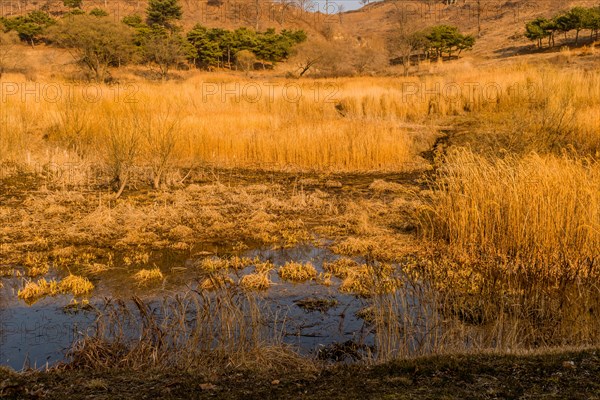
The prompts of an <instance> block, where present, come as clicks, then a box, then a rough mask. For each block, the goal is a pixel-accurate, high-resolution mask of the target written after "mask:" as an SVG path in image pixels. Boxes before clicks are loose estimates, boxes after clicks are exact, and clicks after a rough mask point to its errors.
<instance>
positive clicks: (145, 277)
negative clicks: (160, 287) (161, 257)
mask: <svg viewBox="0 0 600 400" xmlns="http://www.w3.org/2000/svg"><path fill="white" fill-rule="evenodd" d="M133 279H134V280H135V281H136V282H137V283H138V284H139V285H148V284H151V283H155V282H157V281H162V280H163V279H164V275H163V273H162V272H161V271H160V268H158V267H155V268H152V269H141V270H139V271H138V272H136V273H135V274H134V275H133Z"/></svg>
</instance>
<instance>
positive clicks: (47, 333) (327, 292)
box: [0, 245, 373, 370]
mask: <svg viewBox="0 0 600 400" xmlns="http://www.w3.org/2000/svg"><path fill="white" fill-rule="evenodd" d="M240 255H241V256H245V257H252V258H253V257H258V258H260V259H261V260H269V261H271V262H272V263H273V264H274V265H275V266H276V267H278V266H281V265H283V264H285V263H286V262H288V261H292V260H293V261H298V262H306V261H310V262H311V263H312V264H313V265H314V266H315V268H316V269H317V270H318V271H319V272H323V269H322V264H323V262H324V261H331V260H333V259H335V258H337V256H335V255H334V254H333V253H331V252H330V251H329V250H326V249H323V248H316V247H313V246H309V245H302V246H298V247H295V248H291V249H277V250H273V249H264V248H263V249H253V250H250V251H247V252H244V253H243V254H240ZM153 261H155V263H156V265H158V266H159V267H160V268H161V270H162V271H163V272H164V273H165V276H166V279H165V283H164V284H163V285H162V286H161V287H159V288H156V287H155V288H144V287H140V286H138V285H136V284H135V282H134V281H133V280H132V279H131V270H128V269H127V268H122V267H117V268H115V269H114V270H111V271H109V272H107V273H106V274H105V275H102V276H101V278H99V279H98V280H97V282H95V284H96V290H95V292H94V293H93V295H94V297H92V298H91V299H90V303H91V304H92V305H94V304H95V305H96V306H99V305H101V304H102V302H103V300H102V299H103V298H104V297H114V298H129V297H130V296H132V295H138V296H141V297H142V298H143V299H144V300H145V301H150V300H152V299H158V298H161V297H163V296H165V295H167V296H172V295H173V294H176V293H181V292H186V291H188V290H189V289H194V288H196V287H197V282H195V278H194V277H193V276H194V275H193V274H190V272H191V271H190V270H191V269H192V268H193V267H192V266H193V264H194V263H193V262H192V261H193V260H189V259H187V260H186V259H185V258H182V257H181V255H179V256H175V257H174V256H173V255H172V254H171V255H169V254H164V253H163V254H160V255H159V256H158V257H157V258H156V259H155V260H153ZM251 271H252V267H249V268H247V269H246V270H244V271H242V273H246V272H251ZM271 278H272V279H273V282H274V285H273V286H272V287H271V288H270V289H269V290H268V291H267V292H266V293H264V300H265V301H264V302H263V304H265V305H267V307H268V308H269V309H268V310H266V311H267V312H266V313H265V314H266V315H270V316H271V318H272V319H273V321H271V323H272V324H274V325H275V324H281V323H282V322H283V323H284V327H285V332H284V334H285V336H284V340H285V342H287V343H289V344H292V345H295V346H297V347H298V349H299V350H300V351H301V352H302V353H304V354H307V353H313V352H315V351H317V350H318V349H319V348H320V347H322V346H325V345H328V344H332V343H336V342H340V343H341V342H346V341H348V340H352V341H355V342H358V343H364V344H367V345H372V343H373V338H372V336H371V335H370V334H369V332H368V329H366V328H365V324H364V322H363V320H361V319H360V318H358V317H357V316H356V313H357V311H358V310H360V309H361V308H362V307H363V306H365V304H364V301H363V300H360V299H357V298H356V297H354V296H352V295H344V294H340V293H339V292H338V290H337V288H336V287H334V286H332V287H326V286H322V285H319V284H317V283H315V282H307V283H301V284H292V283H289V282H284V281H281V280H280V279H279V277H278V276H277V273H276V272H275V271H273V273H272V275H271ZM20 283H21V282H20V280H19V279H16V278H12V279H4V288H2V289H0V365H8V366H10V367H12V368H14V369H17V370H18V369H21V368H23V367H24V366H30V367H36V368H41V367H44V366H46V365H52V364H54V363H56V362H58V361H61V360H64V356H65V350H66V349H67V348H69V346H70V345H71V343H72V342H73V340H74V339H75V338H77V337H78V335H80V334H81V333H83V332H86V330H87V329H88V328H89V327H91V325H92V324H93V322H94V321H95V319H96V313H95V312H93V311H80V312H76V313H73V312H65V310H64V307H65V306H66V305H68V304H69V302H70V296H57V297H52V298H45V299H42V300H40V301H39V302H37V303H35V304H34V305H32V306H27V305H25V304H24V303H23V302H22V301H21V300H19V299H18V298H17V296H16V288H17V287H18V286H19V285H20ZM306 298H330V299H331V298H335V300H336V302H335V303H334V304H332V306H331V307H330V308H328V309H327V310H324V311H323V312H321V311H310V312H309V311H305V309H302V308H300V307H298V305H296V302H298V301H299V300H303V299H306Z"/></svg>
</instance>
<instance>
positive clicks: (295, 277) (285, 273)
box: [277, 261, 317, 282]
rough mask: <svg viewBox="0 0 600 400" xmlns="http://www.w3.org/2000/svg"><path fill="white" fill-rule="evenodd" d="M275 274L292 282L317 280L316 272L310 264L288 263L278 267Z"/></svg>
mask: <svg viewBox="0 0 600 400" xmlns="http://www.w3.org/2000/svg"><path fill="white" fill-rule="evenodd" d="M277 273H278V274H279V276H280V277H281V279H283V280H287V281H292V282H306V281H310V280H314V279H316V278H317V270H316V269H315V267H314V266H313V265H312V264H311V263H310V262H305V263H299V262H295V261H289V262H287V263H285V265H282V266H281V267H279V269H278V270H277Z"/></svg>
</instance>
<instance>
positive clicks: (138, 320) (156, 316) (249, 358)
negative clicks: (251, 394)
mask: <svg viewBox="0 0 600 400" xmlns="http://www.w3.org/2000/svg"><path fill="white" fill-rule="evenodd" d="M261 308H262V307H261V306H260V301H259V299H258V298H257V297H256V296H255V295H254V294H253V293H249V292H245V291H238V290H235V289H233V288H230V287H222V288H221V289H220V290H218V291H217V292H214V293H211V294H207V292H196V293H193V292H190V293H187V294H183V295H177V296H175V297H169V298H165V299H163V300H162V301H160V302H152V301H143V300H142V299H140V298H137V297H135V298H133V301H132V302H125V301H122V300H114V299H109V300H107V301H106V302H105V304H104V305H103V306H102V308H101V310H99V315H98V319H97V321H96V325H95V327H94V329H93V330H92V331H91V332H88V333H86V334H85V335H83V336H82V337H81V338H79V340H78V341H76V342H75V343H74V345H73V346H72V348H71V349H70V352H69V356H70V359H71V360H70V363H69V365H70V366H71V367H75V368H94V369H99V368H115V367H118V368H129V369H137V370H141V369H160V368H173V367H175V368H180V369H184V370H190V371H194V372H196V373H199V374H203V375H204V376H211V377H212V376H214V374H220V373H227V372H230V371H232V370H240V369H249V370H253V371H262V372H266V371H278V372H281V371H283V370H286V371H298V370H303V369H309V368H312V366H311V365H310V363H308V362H307V361H306V360H303V359H301V358H300V357H299V356H297V355H296V354H295V353H294V352H292V351H291V350H290V349H288V348H287V347H285V346H284V345H283V344H282V342H281V337H280V333H279V332H278V331H277V329H278V328H277V326H278V324H277V322H275V326H272V327H269V326H268V325H267V322H266V320H265V316H264V315H263V313H262V310H261Z"/></svg>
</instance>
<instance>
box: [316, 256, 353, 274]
mask: <svg viewBox="0 0 600 400" xmlns="http://www.w3.org/2000/svg"><path fill="white" fill-rule="evenodd" d="M358 266H359V264H358V263H357V262H356V261H354V260H352V259H350V258H338V259H337V260H335V261H331V262H324V263H323V269H324V270H325V271H327V272H329V273H331V274H332V275H333V276H335V277H336V278H340V279H344V278H346V277H347V276H348V274H349V273H350V272H351V271H352V270H353V269H355V268H358Z"/></svg>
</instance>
